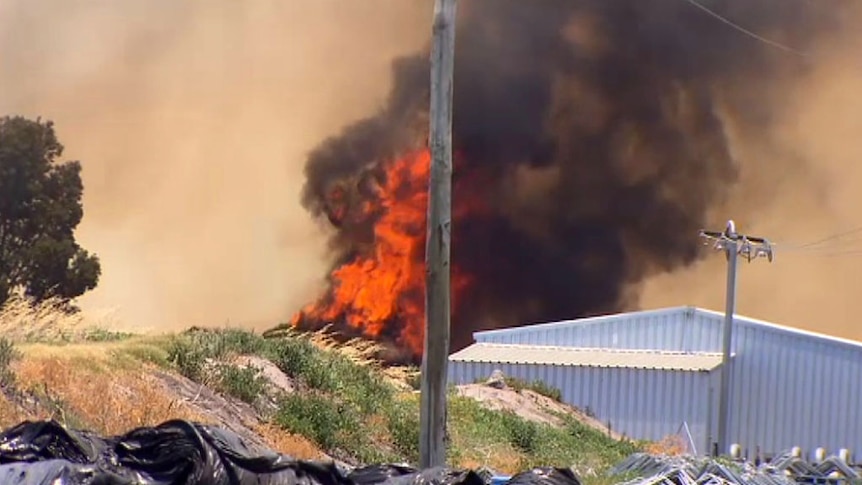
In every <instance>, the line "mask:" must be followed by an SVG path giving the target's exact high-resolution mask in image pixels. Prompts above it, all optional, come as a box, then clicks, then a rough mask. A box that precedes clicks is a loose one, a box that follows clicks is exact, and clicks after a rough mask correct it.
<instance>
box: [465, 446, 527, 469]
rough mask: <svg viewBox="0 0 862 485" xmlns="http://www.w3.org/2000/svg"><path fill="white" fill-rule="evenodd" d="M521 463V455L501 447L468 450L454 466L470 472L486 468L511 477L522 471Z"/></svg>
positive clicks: (509, 448)
mask: <svg viewBox="0 0 862 485" xmlns="http://www.w3.org/2000/svg"><path fill="white" fill-rule="evenodd" d="M523 463H524V455H523V454H521V453H518V452H517V451H515V450H513V449H512V447H511V446H505V445H502V446H495V447H493V448H491V447H488V448H486V449H473V450H470V451H469V453H465V454H464V456H462V457H460V459H459V460H457V462H456V463H455V464H454V466H455V467H459V468H466V469H471V470H477V469H479V468H482V467H487V468H490V469H491V470H494V471H496V472H497V473H502V474H509V475H512V474H515V473H518V472H520V471H523V470H524V466H523Z"/></svg>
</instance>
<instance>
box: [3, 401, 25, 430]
mask: <svg viewBox="0 0 862 485" xmlns="http://www.w3.org/2000/svg"><path fill="white" fill-rule="evenodd" d="M28 418H30V416H27V415H26V414H25V413H23V412H21V410H20V409H18V407H17V406H16V405H15V404H13V403H12V402H10V401H9V400H8V399H6V396H4V395H3V394H2V393H0V428H2V429H5V428H8V427H10V426H14V425H16V424H18V423H20V422H21V421H24V420H25V419H28Z"/></svg>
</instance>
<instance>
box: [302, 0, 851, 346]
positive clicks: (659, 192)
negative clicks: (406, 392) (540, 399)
mask: <svg viewBox="0 0 862 485" xmlns="http://www.w3.org/2000/svg"><path fill="white" fill-rule="evenodd" d="M702 2H703V4H704V5H707V6H708V7H709V8H710V9H712V10H714V11H716V12H720V13H721V14H722V15H724V16H725V17H727V18H730V19H733V20H734V21H735V22H738V23H739V24H740V25H741V26H743V27H744V28H746V29H749V30H751V31H755V32H757V33H758V34H762V35H763V36H766V37H769V38H770V39H773V40H775V41H777V42H781V43H783V44H786V45H789V46H792V47H793V48H795V49H798V50H800V51H804V50H806V49H807V48H809V47H810V46H811V45H812V42H813V41H814V40H815V39H816V38H817V37H818V36H819V35H820V34H822V33H823V32H824V31H827V30H828V29H830V28H832V27H833V25H834V23H835V22H836V19H837V16H838V15H839V14H840V7H841V6H840V5H839V4H838V2H836V3H830V5H829V8H825V7H824V6H823V4H822V2H810V1H806V0H757V1H751V0H735V1H729V0H726V1H721V0H712V1H709V0H702ZM458 15H459V21H458V26H457V33H456V60H455V91H454V128H453V129H454V139H455V145H456V146H455V148H456V151H457V153H458V157H459V162H458V163H456V173H455V193H454V201H453V203H454V205H455V207H456V208H457V207H459V206H463V205H464V204H467V203H470V201H476V200H481V201H482V202H483V203H484V205H485V207H486V208H487V207H489V208H490V211H489V210H485V211H482V212H481V213H477V214H476V216H475V217H473V218H471V217H469V216H468V217H467V218H466V219H463V218H462V219H457V220H456V221H455V225H454V228H453V249H452V258H453V264H454V265H455V266H456V267H458V268H459V269H460V270H462V271H464V272H466V273H468V274H470V275H472V276H473V277H474V278H475V284H473V285H472V286H471V289H470V291H469V292H468V294H465V295H459V299H460V302H459V304H458V306H457V310H456V313H455V315H454V316H453V335H452V346H453V348H460V347H463V346H464V345H466V344H468V343H469V342H470V341H471V332H473V331H475V330H477V329H481V328H491V327H501V326H509V325H515V324H528V323H532V322H544V321H553V320H558V319H570V318H574V317H579V316H585V315H590V314H597V313H603V312H610V311H618V310H621V309H624V308H627V307H630V306H632V305H633V304H636V297H637V288H638V284H639V283H640V282H642V281H643V280H644V279H645V278H646V277H648V276H650V275H654V274H657V273H660V272H665V271H672V270H675V269H677V268H680V267H683V266H685V265H689V264H691V263H693V262H694V261H696V260H697V259H698V258H699V257H700V255H701V254H703V253H702V252H701V251H699V241H698V239H697V236H696V234H697V231H698V229H700V228H701V227H703V225H704V224H705V222H706V221H705V218H706V214H707V210H708V209H709V208H710V207H712V206H714V205H716V204H720V203H722V202H723V201H724V200H725V198H726V197H727V195H728V189H729V188H730V187H732V186H733V184H735V183H736V182H737V179H738V174H739V167H740V164H742V163H745V161H744V160H737V159H734V157H733V156H732V154H731V151H730V148H729V141H728V139H727V137H726V132H725V128H724V125H723V120H722V118H721V117H720V116H719V114H720V113H724V114H726V115H727V116H730V117H732V118H733V120H734V123H735V124H737V126H740V127H742V128H743V129H745V130H758V129H761V128H762V127H764V126H768V125H769V123H770V122H771V120H770V106H773V105H774V103H776V102H780V98H779V97H780V95H781V93H780V92H779V91H780V90H778V89H776V86H779V85H780V83H781V82H782V80H785V79H789V78H792V77H793V76H797V75H799V74H800V73H801V72H803V70H804V69H806V60H805V58H804V57H801V56H798V55H796V54H794V53H792V52H788V51H786V50H781V49H778V48H775V47H772V46H770V45H768V44H767V43H764V42H762V41H759V40H756V39H754V38H752V37H751V36H748V35H745V34H744V33H741V32H740V31H739V30H736V29H734V28H732V27H731V26H729V25H727V24H726V23H724V22H722V21H720V20H718V19H716V18H715V17H713V16H710V15H709V14H708V13H706V12H704V11H703V10H701V9H699V8H697V7H696V6H695V5H692V4H691V3H688V2H687V1H685V0H652V1H646V0H532V1H523V0H469V1H463V2H460V5H459V12H458ZM429 34H430V26H429ZM428 66H429V63H428V52H427V50H426V51H425V52H421V53H417V55H415V56H413V57H409V58H403V59H399V60H397V61H396V62H395V63H394V66H393V76H394V87H393V89H392V92H391V93H390V97H389V99H388V103H387V104H386V106H385V108H384V109H382V110H381V111H380V112H379V113H377V114H375V115H374V116H372V117H370V118H368V119H365V120H363V121H361V122H358V123H356V124H354V125H352V126H349V127H348V128H346V129H345V130H344V131H343V132H341V133H340V134H338V135H337V136H335V137H333V138H331V139H328V140H325V141H324V142H323V143H322V144H321V145H320V146H319V147H318V148H317V149H316V150H315V151H314V152H313V153H312V154H311V155H310V157H309V159H308V161H307V166H306V172H305V173H306V176H307V182H306V186H305V189H304V193H303V200H302V201H303V204H304V205H305V207H306V208H307V209H308V210H309V211H311V213H312V214H314V215H315V216H320V217H328V218H329V220H330V221H331V222H332V223H333V226H334V227H335V229H336V230H335V231H334V234H333V236H332V239H331V241H330V243H331V248H332V250H333V251H334V252H335V253H336V255H337V256H338V257H339V258H338V261H337V263H341V262H343V261H345V260H348V259H350V258H352V257H354V256H355V254H356V251H359V250H360V248H362V247H363V246H364V245H367V244H368V243H369V242H371V240H372V239H373V237H372V233H371V230H370V227H371V225H370V221H368V220H362V221H360V222H356V221H354V220H351V219H350V218H349V217H348V216H347V214H349V212H350V208H351V206H355V204H356V202H357V201H359V200H364V196H363V194H364V193H365V192H363V190H362V187H363V180H364V179H365V178H367V177H369V176H373V175H374V168H375V166H376V164H377V163H379V162H380V161H381V160H384V159H386V158H387V157H390V156H394V155H397V154H398V153H399V152H402V151H404V150H405V149H407V148H409V147H411V146H412V145H413V144H414V142H415V140H416V139H417V136H418V139H420V140H423V139H424V138H423V137H425V136H426V133H427V131H426V130H427V128H426V127H427V116H426V114H427V105H428V84H429V71H428ZM369 174H371V175H369ZM345 187H347V189H345ZM334 198H335V199H338V200H337V201H336V202H338V204H336V205H337V207H336V205H334V204H333V199H334ZM420 263H421V261H420ZM681 303H682V302H681Z"/></svg>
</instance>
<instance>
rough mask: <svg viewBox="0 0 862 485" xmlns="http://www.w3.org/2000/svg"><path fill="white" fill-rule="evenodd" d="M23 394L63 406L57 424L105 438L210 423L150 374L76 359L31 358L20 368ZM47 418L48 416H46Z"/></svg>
mask: <svg viewBox="0 0 862 485" xmlns="http://www.w3.org/2000/svg"><path fill="white" fill-rule="evenodd" d="M15 367H16V369H15V370H16V374H17V376H18V380H19V382H20V385H21V387H22V388H24V389H27V390H30V391H32V392H35V393H37V394H38V393H42V394H45V395H46V396H45V397H47V398H48V399H50V400H51V401H54V402H57V403H62V404H61V405H60V406H58V407H59V408H60V409H61V411H60V412H58V413H55V414H54V415H53V416H50V417H53V418H54V419H57V420H58V421H59V422H61V423H63V424H67V425H83V426H86V427H87V428H89V429H90V430H92V431H95V432H98V433H103V434H121V433H125V432H127V431H128V430H130V429H132V428H136V427H140V426H154V425H157V424H159V423H161V422H163V421H166V420H169V419H188V420H195V421H200V422H207V421H208V420H207V419H206V418H205V417H204V416H201V415H199V414H198V413H195V412H193V411H192V410H191V409H189V408H188V407H187V406H186V405H185V403H183V402H181V401H178V400H175V399H171V398H170V397H169V396H167V395H166V394H165V393H164V392H163V390H162V388H161V387H160V386H158V384H157V383H156V382H155V381H154V380H153V379H152V378H151V377H150V376H149V375H148V374H147V373H146V371H145V370H143V369H139V370H136V371H134V370H126V369H112V368H110V367H109V366H107V365H105V362H104V361H100V359H98V358H82V357H81V356H75V355H74V354H73V355H72V356H70V357H67V358H62V357H57V356H34V355H31V356H28V358H25V359H23V360H22V361H21V362H19V363H18V364H17V365H16V366H15ZM42 417H44V416H42Z"/></svg>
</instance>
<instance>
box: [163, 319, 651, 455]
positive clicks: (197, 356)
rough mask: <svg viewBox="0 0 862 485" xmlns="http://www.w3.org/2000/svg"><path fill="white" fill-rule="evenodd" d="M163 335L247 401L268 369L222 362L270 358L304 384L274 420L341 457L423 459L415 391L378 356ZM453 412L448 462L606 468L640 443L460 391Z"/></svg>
mask: <svg viewBox="0 0 862 485" xmlns="http://www.w3.org/2000/svg"><path fill="white" fill-rule="evenodd" d="M162 345H163V346H164V348H165V349H166V362H167V363H168V364H169V365H171V366H173V367H174V368H175V369H176V370H177V371H178V372H180V373H181V374H183V375H185V376H187V377H189V378H190V379H193V380H195V381H198V382H207V383H209V384H210V385H212V386H213V387H215V388H216V389H218V390H220V391H221V392H224V393H225V394H230V395H233V396H235V397H238V398H240V399H242V400H244V401H246V402H253V401H254V400H255V399H256V397H257V396H259V395H261V394H263V393H265V392H266V383H265V380H264V378H263V377H262V376H261V375H260V374H259V371H258V370H257V369H254V368H237V367H234V366H232V365H227V364H224V362H225V361H226V359H227V358H228V357H230V356H232V355H239V354H254V355H258V356H261V357H263V358H266V359H268V360H270V361H271V362H273V363H274V364H275V365H276V366H278V367H279V369H281V370H282V371H283V372H284V373H285V374H287V375H288V376H290V377H292V378H294V379H295V380H296V382H297V383H298V384H299V385H300V387H301V388H302V391H301V392H297V393H293V394H290V395H286V396H281V397H280V398H279V401H278V411H277V412H276V413H275V415H274V416H273V418H272V419H273V422H274V423H275V424H277V425H278V426H280V427H281V428H283V429H285V430H287V431H290V432H293V433H296V434H300V435H302V436H305V437H307V438H309V439H311V440H312V441H314V442H315V443H316V444H318V445H319V446H320V447H321V448H323V449H325V450H327V451H328V452H330V453H332V454H334V455H335V456H337V457H339V458H342V459H346V460H350V461H355V462H360V463H372V462H382V461H388V462H391V461H406V462H410V463H415V462H416V461H417V460H418V441H419V400H418V396H417V395H416V394H413V393H409V392H407V393H404V392H400V391H398V390H397V389H396V388H395V386H394V385H392V384H391V383H389V382H388V381H386V380H385V379H384V378H383V377H382V374H381V373H379V372H378V371H377V370H376V369H375V368H374V367H372V366H369V365H360V364H358V363H356V362H354V361H352V360H351V359H350V358H348V357H346V356H345V355H343V354H341V353H338V352H335V351H324V350H321V349H319V348H318V347H316V346H315V345H314V344H312V343H311V342H310V341H308V340H307V339H304V338H300V337H286V338H272V339H267V338H263V337H262V336H260V335H256V334H254V333H251V332H246V331H240V330H208V331H204V330H193V331H189V332H186V333H183V334H180V335H177V336H175V337H174V338H172V339H170V340H168V341H165V342H163V344H162ZM208 362H214V363H215V364H208ZM220 362H221V363H220ZM513 384H514V385H513ZM513 384H510V386H511V387H514V388H516V389H517V388H529V389H533V390H535V391H536V392H540V393H541V394H543V395H547V396H549V397H551V398H553V399H557V400H559V390H554V389H551V388H548V387H547V386H545V387H542V386H541V385H538V384H536V383H531V384H527V383H521V382H518V381H514V382H513ZM448 414H449V416H448V417H449V421H448V426H449V430H448V431H449V436H450V437H451V441H450V444H449V446H448V450H449V459H450V462H451V463H485V462H488V461H493V460H491V459H490V458H489V457H490V456H492V455H495V454H507V455H506V459H505V460H504V461H503V463H504V465H505V466H507V467H511V468H512V469H513V470H514V469H526V468H528V467H533V466H539V465H552V466H572V465H575V464H577V465H579V466H584V467H589V468H592V469H595V470H604V469H607V468H609V467H610V466H612V465H613V464H614V463H616V462H618V461H619V460H621V459H622V458H624V457H626V456H627V455H628V454H630V453H632V452H634V451H636V450H637V449H638V447H637V446H636V445H635V444H632V443H629V442H617V441H615V440H612V439H610V438H608V437H607V436H606V435H605V434H604V433H602V432H601V431H598V430H595V429H593V428H590V427H588V426H586V425H584V424H582V423H580V422H578V421H576V420H575V419H573V418H567V419H566V420H565V421H564V425H563V426H561V427H552V426H550V425H544V424H538V423H535V422H532V421H527V420H524V419H522V418H520V417H518V416H516V415H515V414H512V413H505V412H500V411H493V410H489V409H486V408H484V407H482V406H481V405H480V404H479V403H478V402H477V401H475V400H473V399H471V398H466V397H459V396H457V395H455V393H454V392H452V393H450V397H449V408H448Z"/></svg>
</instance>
